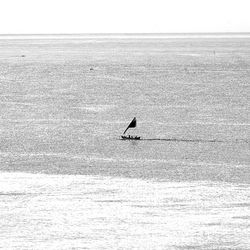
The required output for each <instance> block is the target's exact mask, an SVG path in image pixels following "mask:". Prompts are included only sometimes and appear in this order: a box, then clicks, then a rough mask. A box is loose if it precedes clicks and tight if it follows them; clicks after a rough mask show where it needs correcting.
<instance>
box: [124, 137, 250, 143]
mask: <svg viewBox="0 0 250 250" xmlns="http://www.w3.org/2000/svg"><path fill="white" fill-rule="evenodd" d="M120 140H123V139H120ZM139 140H140V141H165V142H194V143H250V141H248V140H244V139H235V140H218V139H211V140H206V139H181V138H140V139H139Z"/></svg>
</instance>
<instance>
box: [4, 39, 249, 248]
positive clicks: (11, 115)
mask: <svg viewBox="0 0 250 250" xmlns="http://www.w3.org/2000/svg"><path fill="white" fill-rule="evenodd" d="M249 111H250V38H206V39H205V38H188V37H187V38H164V39H157V38H154V39H150V38H148V39H139V38H137V39H136V38H133V39H132V38H131V39H105V38H99V39H95V38H94V37H92V38H88V39H87V38H86V39H73V38H70V39H52V38H51V39H30V40H29V39H11V40H8V39H2V40H0V214H1V217H0V248H2V249H181V250H183V249H250V238H249V235H250V115H249ZM135 116H136V117H137V122H138V127H137V128H136V129H131V130H130V131H129V133H130V134H131V135H139V136H141V137H142V138H143V140H141V141H122V140H119V136H120V135H121V134H122V133H123V131H124V130H125V128H126V126H127V125H128V123H129V122H130V121H131V120H132V119H133V117H135Z"/></svg>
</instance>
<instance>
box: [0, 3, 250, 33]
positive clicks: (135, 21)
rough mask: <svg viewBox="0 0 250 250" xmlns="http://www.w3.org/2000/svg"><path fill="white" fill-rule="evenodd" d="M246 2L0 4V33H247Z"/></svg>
mask: <svg viewBox="0 0 250 250" xmlns="http://www.w3.org/2000/svg"><path fill="white" fill-rule="evenodd" d="M249 10H250V1H249V0H0V34H62V33H63V34H67V33H190V32H191V33H193V32H250V14H249V13H250V12H249Z"/></svg>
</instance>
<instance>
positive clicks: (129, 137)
mask: <svg viewBox="0 0 250 250" xmlns="http://www.w3.org/2000/svg"><path fill="white" fill-rule="evenodd" d="M121 138H122V140H140V139H141V137H140V136H126V135H122V136H121Z"/></svg>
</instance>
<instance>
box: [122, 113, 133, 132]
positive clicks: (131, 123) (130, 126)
mask: <svg viewBox="0 0 250 250" xmlns="http://www.w3.org/2000/svg"><path fill="white" fill-rule="evenodd" d="M135 127H136V118H135V117H134V119H133V120H132V121H131V122H130V124H129V125H128V127H127V128H126V129H125V131H124V132H123V134H125V133H126V132H127V130H128V129H129V128H135Z"/></svg>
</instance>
